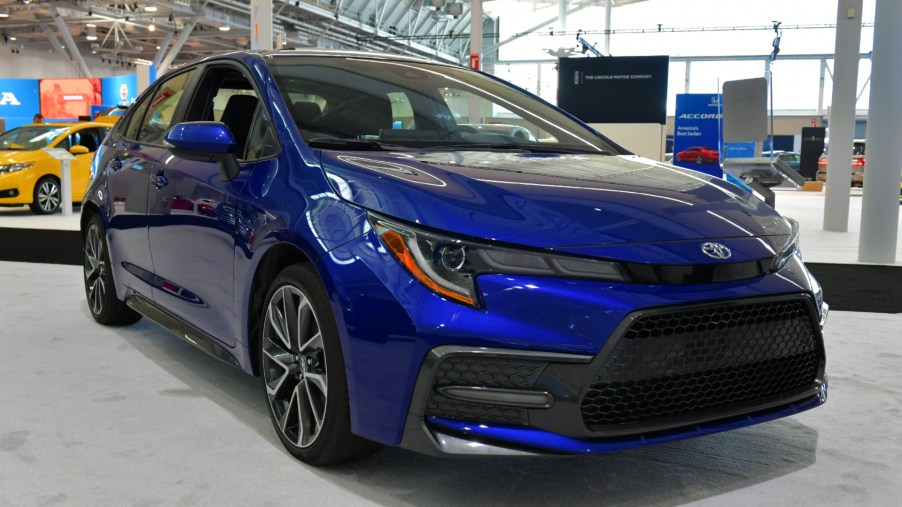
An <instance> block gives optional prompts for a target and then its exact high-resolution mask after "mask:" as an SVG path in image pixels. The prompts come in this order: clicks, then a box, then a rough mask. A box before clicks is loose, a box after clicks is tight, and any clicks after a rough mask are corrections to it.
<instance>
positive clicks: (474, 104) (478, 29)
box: [469, 0, 482, 123]
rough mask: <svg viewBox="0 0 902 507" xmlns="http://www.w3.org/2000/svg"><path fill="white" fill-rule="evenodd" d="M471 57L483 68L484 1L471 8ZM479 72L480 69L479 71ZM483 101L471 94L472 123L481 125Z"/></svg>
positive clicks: (474, 2) (476, 0) (475, 2)
mask: <svg viewBox="0 0 902 507" xmlns="http://www.w3.org/2000/svg"><path fill="white" fill-rule="evenodd" d="M470 55H471V58H472V55H477V57H478V58H479V65H480V69H481V68H482V0H473V1H472V4H471V6H470ZM477 70H478V69H477ZM481 106H482V101H481V100H480V99H479V97H477V96H475V95H473V94H472V93H471V94H470V119H469V122H470V123H480V122H481V116H482V115H481V114H480V108H481Z"/></svg>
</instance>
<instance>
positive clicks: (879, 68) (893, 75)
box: [858, 0, 902, 264]
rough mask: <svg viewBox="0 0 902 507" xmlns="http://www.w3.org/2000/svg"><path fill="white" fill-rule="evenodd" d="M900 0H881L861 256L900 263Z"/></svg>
mask: <svg viewBox="0 0 902 507" xmlns="http://www.w3.org/2000/svg"><path fill="white" fill-rule="evenodd" d="M900 54H902V2H899V1H898V0H877V11H876V15H875V21H874V53H873V57H872V59H871V61H872V65H871V102H870V108H869V110H868V144H867V147H868V151H867V170H866V174H865V178H864V197H863V199H862V200H863V202H862V205H861V206H862V207H861V236H860V237H859V242H858V259H859V260H861V261H864V262H881V263H888V264H892V263H894V262H896V245H897V243H898V239H899V238H898V230H899V178H900V172H902V143H900V142H899V141H900V139H902V95H900V94H899V90H902V66H900V65H899V55H900Z"/></svg>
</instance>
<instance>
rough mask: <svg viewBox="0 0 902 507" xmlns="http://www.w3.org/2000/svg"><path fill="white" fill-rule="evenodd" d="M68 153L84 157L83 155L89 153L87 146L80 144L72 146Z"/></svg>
mask: <svg viewBox="0 0 902 507" xmlns="http://www.w3.org/2000/svg"><path fill="white" fill-rule="evenodd" d="M69 153H71V154H73V155H84V154H86V153H90V152H89V151H88V148H87V146H82V145H80V144H76V145H74V146H72V147H71V148H69Z"/></svg>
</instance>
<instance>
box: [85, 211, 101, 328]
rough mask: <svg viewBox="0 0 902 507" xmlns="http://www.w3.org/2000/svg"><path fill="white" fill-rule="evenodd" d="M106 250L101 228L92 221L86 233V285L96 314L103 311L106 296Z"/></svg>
mask: <svg viewBox="0 0 902 507" xmlns="http://www.w3.org/2000/svg"><path fill="white" fill-rule="evenodd" d="M105 275H106V252H105V251H104V248H103V238H101V237H100V229H99V228H98V227H97V224H94V223H92V224H91V226H90V227H89V228H88V233H87V234H86V235H85V285H86V286H87V289H88V303H89V304H90V305H91V312H93V313H94V315H97V314H99V313H100V312H102V311H103V302H104V298H105V297H106V284H105V283H104V277H105Z"/></svg>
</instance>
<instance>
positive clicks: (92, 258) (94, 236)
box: [82, 215, 141, 326]
mask: <svg viewBox="0 0 902 507" xmlns="http://www.w3.org/2000/svg"><path fill="white" fill-rule="evenodd" d="M82 250H83V252H84V280H85V296H86V297H87V299H88V309H89V310H91V316H92V317H94V320H96V321H97V322H99V323H101V324H104V325H107V326H122V325H126V324H134V323H135V322H138V321H139V320H141V314H140V313H138V312H136V311H134V310H132V309H131V308H129V307H128V306H127V305H126V304H125V303H123V302H122V301H120V300H119V298H118V297H116V282H115V281H113V270H112V267H111V265H110V254H109V249H108V248H107V243H106V234H105V232H104V228H103V220H101V219H100V217H99V216H97V215H94V216H92V217H91V219H90V220H89V221H88V228H87V229H86V230H85V233H84V236H83V237H82Z"/></svg>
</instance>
